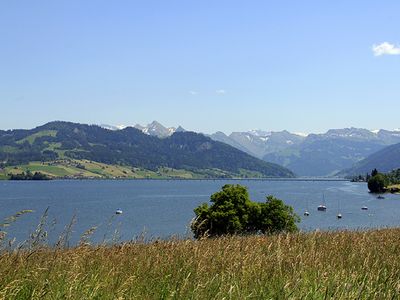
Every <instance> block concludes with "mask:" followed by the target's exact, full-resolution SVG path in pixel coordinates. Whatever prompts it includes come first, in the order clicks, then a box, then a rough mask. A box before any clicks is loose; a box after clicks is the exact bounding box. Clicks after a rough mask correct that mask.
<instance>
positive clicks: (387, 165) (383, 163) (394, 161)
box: [338, 143, 400, 176]
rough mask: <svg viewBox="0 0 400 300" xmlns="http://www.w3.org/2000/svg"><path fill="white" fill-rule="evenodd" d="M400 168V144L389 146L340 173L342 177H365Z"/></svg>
mask: <svg viewBox="0 0 400 300" xmlns="http://www.w3.org/2000/svg"><path fill="white" fill-rule="evenodd" d="M399 168H400V143H399V144H394V145H390V146H387V147H385V148H383V149H382V150H380V151H378V152H375V153H373V154H371V155H370V156H368V157H367V158H365V159H363V160H361V161H359V162H357V163H356V164H355V165H354V166H352V167H351V168H349V169H346V170H343V171H341V172H339V174H338V175H341V176H353V175H364V174H366V173H371V170H373V169H377V170H379V172H383V173H387V172H390V171H392V170H395V169H399Z"/></svg>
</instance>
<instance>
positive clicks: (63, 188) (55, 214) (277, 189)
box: [0, 180, 400, 242]
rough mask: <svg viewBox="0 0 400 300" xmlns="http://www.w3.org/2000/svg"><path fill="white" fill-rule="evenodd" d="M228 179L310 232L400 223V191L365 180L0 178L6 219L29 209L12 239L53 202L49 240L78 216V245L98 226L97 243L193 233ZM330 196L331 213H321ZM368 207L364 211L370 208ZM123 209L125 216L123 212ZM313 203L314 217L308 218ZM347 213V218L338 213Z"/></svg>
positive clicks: (1, 212)
mask: <svg viewBox="0 0 400 300" xmlns="http://www.w3.org/2000/svg"><path fill="white" fill-rule="evenodd" d="M226 183H239V184H242V185H245V186H247V187H248V188H249V192H250V195H251V199H252V200H257V201H264V199H265V196H266V195H274V196H276V197H278V198H280V199H282V200H284V201H285V202H286V203H287V204H289V205H291V206H293V207H294V209H295V211H296V212H297V213H298V214H299V215H300V216H301V219H302V220H301V223H300V224H299V227H300V228H301V229H303V230H315V229H322V230H335V229H339V228H344V229H366V228H372V227H393V226H400V196H399V195H391V194H388V195H385V199H377V198H376V196H374V195H371V194H369V193H368V189H367V186H366V184H365V183H351V182H346V181H312V180H310V181H293V180H289V181H286V180H282V181H280V180H265V181H253V180H240V181H237V180H234V181H232V180H201V181H200V180H199V181H195V180H193V181H190V180H189V181H183V180H182V181H179V180H176V181H174V180H137V181H134V180H127V181H122V180H114V181H113V180H110V181H107V180H99V181H96V180H86V181H57V180H54V181H40V182H29V181H21V182H17V181H0V220H2V219H4V218H6V217H8V216H10V215H13V214H14V213H16V212H17V211H20V210H23V209H32V210H34V212H33V213H30V214H27V215H24V216H22V217H20V218H19V220H18V221H17V222H15V223H14V224H12V226H11V227H9V228H7V231H8V232H9V237H11V236H12V237H16V238H17V241H22V240H24V239H26V238H27V237H28V236H29V233H30V232H32V231H34V230H35V228H36V226H37V224H38V222H39V220H40V217H41V215H42V214H43V212H44V211H45V209H46V208H47V207H49V216H48V225H47V229H48V230H49V239H50V241H55V240H56V239H57V238H58V236H59V234H60V232H62V230H63V228H64V227H65V226H66V225H67V224H69V222H70V221H71V219H72V218H73V216H74V215H76V218H77V221H76V224H75V225H74V227H73V235H72V238H71V240H72V242H75V241H77V240H78V239H79V237H80V236H81V235H82V233H83V232H85V231H86V230H88V229H89V228H91V227H93V226H97V227H98V228H97V230H96V231H95V234H94V235H93V237H92V240H93V241H95V242H100V241H102V240H103V239H104V238H105V239H106V240H109V239H111V238H112V236H113V235H114V232H115V230H117V231H118V232H119V233H120V239H121V240H130V239H132V238H135V237H137V236H140V235H141V234H143V233H144V234H145V236H146V237H147V238H152V237H160V238H166V237H170V236H172V235H178V236H180V237H184V236H191V234H190V230H189V228H188V224H189V223H190V221H191V219H192V218H193V216H194V214H193V209H194V208H195V207H196V206H198V205H199V204H201V203H202V202H208V201H209V197H210V195H211V194H212V193H214V192H216V191H218V190H219V189H220V188H221V186H222V185H224V184H226ZM323 195H324V196H325V203H326V206H327V211H326V212H318V211H317V206H318V205H320V204H321V203H322V198H323ZM364 205H366V206H368V208H369V209H368V210H367V211H364V210H361V207H362V206H364ZM117 208H121V209H122V210H123V214H122V215H115V210H116V209H117ZM307 208H308V211H309V212H310V216H308V217H304V216H303V212H304V211H305V210H306V209H307ZM339 211H340V212H341V214H342V215H343V218H342V219H340V220H338V219H337V218H336V215H337V213H338V212H339Z"/></svg>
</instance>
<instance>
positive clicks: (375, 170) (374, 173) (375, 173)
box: [371, 168, 378, 177]
mask: <svg viewBox="0 0 400 300" xmlns="http://www.w3.org/2000/svg"><path fill="white" fill-rule="evenodd" d="M376 175H378V170H377V169H376V168H375V169H373V170H372V172H371V177H374V176H376Z"/></svg>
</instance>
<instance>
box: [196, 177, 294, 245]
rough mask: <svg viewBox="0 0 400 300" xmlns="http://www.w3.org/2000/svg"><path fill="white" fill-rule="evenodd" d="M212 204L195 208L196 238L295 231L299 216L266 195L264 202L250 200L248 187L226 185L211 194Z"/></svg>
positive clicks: (280, 202) (280, 201)
mask: <svg viewBox="0 0 400 300" xmlns="http://www.w3.org/2000/svg"><path fill="white" fill-rule="evenodd" d="M211 202H212V205H211V206H209V205H208V204H206V203H203V204H202V205H200V206H199V207H197V208H195V209H194V212H195V214H196V218H195V219H194V221H193V222H192V224H191V229H192V231H193V233H194V236H195V238H201V237H203V236H210V237H213V236H220V235H224V234H245V233H257V232H260V233H276V232H282V231H285V232H293V231H296V230H297V226H296V222H299V220H300V219H299V217H298V216H297V215H296V214H295V213H294V212H293V208H292V207H290V206H288V205H285V204H284V203H283V201H282V200H279V199H276V198H275V197H273V196H268V197H267V200H266V202H265V203H258V202H253V201H251V200H250V197H249V194H248V191H247V188H246V187H244V186H241V185H232V184H227V185H224V186H223V187H222V190H221V191H219V192H216V193H215V194H213V195H211Z"/></svg>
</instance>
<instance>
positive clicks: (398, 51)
mask: <svg viewBox="0 0 400 300" xmlns="http://www.w3.org/2000/svg"><path fill="white" fill-rule="evenodd" d="M372 51H373V52H374V55H375V56H381V55H400V46H395V45H393V44H390V43H388V42H384V43H382V44H379V45H373V46H372Z"/></svg>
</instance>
